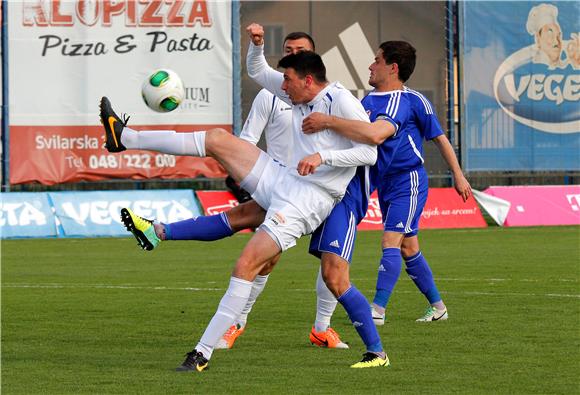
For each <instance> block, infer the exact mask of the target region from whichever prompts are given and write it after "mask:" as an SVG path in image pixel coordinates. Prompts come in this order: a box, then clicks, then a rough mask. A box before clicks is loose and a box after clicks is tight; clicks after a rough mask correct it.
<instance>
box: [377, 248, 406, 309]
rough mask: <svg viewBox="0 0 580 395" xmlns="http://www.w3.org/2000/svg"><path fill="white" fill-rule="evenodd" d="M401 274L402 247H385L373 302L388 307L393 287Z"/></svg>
mask: <svg viewBox="0 0 580 395" xmlns="http://www.w3.org/2000/svg"><path fill="white" fill-rule="evenodd" d="M400 274H401V249H400V248H383V257H382V258H381V264H380V265H379V274H378V276H377V292H376V293H375V298H374V299H373V303H374V304H376V305H377V306H381V307H384V308H386V307H387V303H389V298H390V297H391V294H392V293H393V288H395V284H396V283H397V280H398V279H399V275H400Z"/></svg>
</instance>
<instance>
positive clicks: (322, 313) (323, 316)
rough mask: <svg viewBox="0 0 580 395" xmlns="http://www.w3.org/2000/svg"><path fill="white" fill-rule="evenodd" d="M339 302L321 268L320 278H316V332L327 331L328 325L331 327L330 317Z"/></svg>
mask: <svg viewBox="0 0 580 395" xmlns="http://www.w3.org/2000/svg"><path fill="white" fill-rule="evenodd" d="M337 304H338V301H337V300H336V298H335V297H334V295H333V294H332V292H330V290H329V289H328V287H327V286H326V284H325V283H324V280H323V279H322V273H321V271H320V269H319V270H318V278H317V279H316V321H314V330H315V331H316V332H326V330H327V329H328V327H330V318H331V317H332V314H333V313H334V310H335V309H336V305H337Z"/></svg>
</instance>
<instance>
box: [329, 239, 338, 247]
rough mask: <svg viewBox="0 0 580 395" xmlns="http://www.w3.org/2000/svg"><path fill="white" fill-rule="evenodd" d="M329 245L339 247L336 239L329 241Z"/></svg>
mask: <svg viewBox="0 0 580 395" xmlns="http://www.w3.org/2000/svg"><path fill="white" fill-rule="evenodd" d="M330 246H331V247H334V248H340V244H338V240H334V241H333V242H332V243H330Z"/></svg>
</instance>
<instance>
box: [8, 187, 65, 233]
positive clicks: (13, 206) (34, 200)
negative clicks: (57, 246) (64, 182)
mask: <svg viewBox="0 0 580 395" xmlns="http://www.w3.org/2000/svg"><path fill="white" fill-rule="evenodd" d="M0 235H1V237H2V238H10V237H56V236H57V230H56V224H55V221H54V214H53V211H52V205H51V203H50V200H49V196H48V193H34V192H15V193H2V194H0Z"/></svg>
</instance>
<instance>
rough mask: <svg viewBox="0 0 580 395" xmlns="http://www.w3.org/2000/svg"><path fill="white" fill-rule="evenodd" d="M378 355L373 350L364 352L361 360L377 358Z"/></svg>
mask: <svg viewBox="0 0 580 395" xmlns="http://www.w3.org/2000/svg"><path fill="white" fill-rule="evenodd" d="M378 357H379V356H378V355H377V354H375V353H374V352H365V353H364V354H363V359H362V360H361V362H370V361H372V360H373V359H375V358H378Z"/></svg>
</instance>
